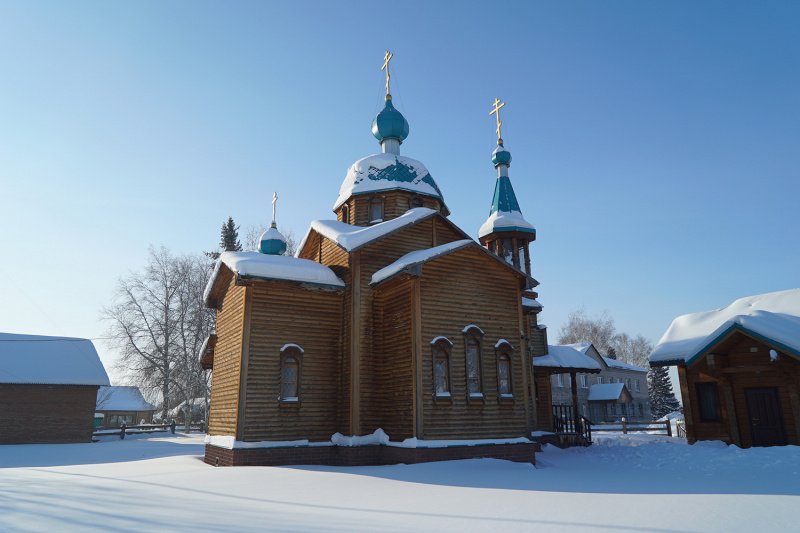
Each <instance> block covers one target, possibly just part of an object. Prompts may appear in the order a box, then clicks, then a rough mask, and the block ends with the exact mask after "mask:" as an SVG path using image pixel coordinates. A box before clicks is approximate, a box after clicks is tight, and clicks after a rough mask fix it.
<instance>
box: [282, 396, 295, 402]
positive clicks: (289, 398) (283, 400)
mask: <svg viewBox="0 0 800 533" xmlns="http://www.w3.org/2000/svg"><path fill="white" fill-rule="evenodd" d="M281 401H282V402H288V403H297V402H299V401H300V399H299V398H298V397H297V396H287V397H286V398H281Z"/></svg>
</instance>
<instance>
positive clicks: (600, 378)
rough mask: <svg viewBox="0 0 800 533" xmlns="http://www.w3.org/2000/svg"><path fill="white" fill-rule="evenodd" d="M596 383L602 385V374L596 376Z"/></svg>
mask: <svg viewBox="0 0 800 533" xmlns="http://www.w3.org/2000/svg"><path fill="white" fill-rule="evenodd" d="M597 384H598V385H602V384H603V376H597Z"/></svg>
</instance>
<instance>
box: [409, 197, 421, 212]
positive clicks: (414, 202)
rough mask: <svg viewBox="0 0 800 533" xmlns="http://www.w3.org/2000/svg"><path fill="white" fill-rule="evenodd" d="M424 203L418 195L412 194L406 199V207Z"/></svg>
mask: <svg viewBox="0 0 800 533" xmlns="http://www.w3.org/2000/svg"><path fill="white" fill-rule="evenodd" d="M423 206H424V204H423V203H422V198H420V197H419V196H412V197H411V198H409V200H408V208H409V209H414V208H415V207H423Z"/></svg>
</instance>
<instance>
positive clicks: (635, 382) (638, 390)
mask: <svg viewBox="0 0 800 533" xmlns="http://www.w3.org/2000/svg"><path fill="white" fill-rule="evenodd" d="M633 390H635V391H636V392H641V390H640V389H639V380H638V379H634V380H633Z"/></svg>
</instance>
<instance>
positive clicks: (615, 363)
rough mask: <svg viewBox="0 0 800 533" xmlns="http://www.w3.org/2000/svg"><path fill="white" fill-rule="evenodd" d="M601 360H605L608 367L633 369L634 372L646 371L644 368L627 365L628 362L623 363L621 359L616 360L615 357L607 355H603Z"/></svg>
mask: <svg viewBox="0 0 800 533" xmlns="http://www.w3.org/2000/svg"><path fill="white" fill-rule="evenodd" d="M600 357H602V356H600ZM603 361H604V362H605V364H607V365H608V367H609V368H618V369H621V370H635V371H636V372H647V369H646V368H642V367H640V366H634V365H629V364H628V363H623V362H622V361H617V360H616V359H609V358H608V357H603Z"/></svg>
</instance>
